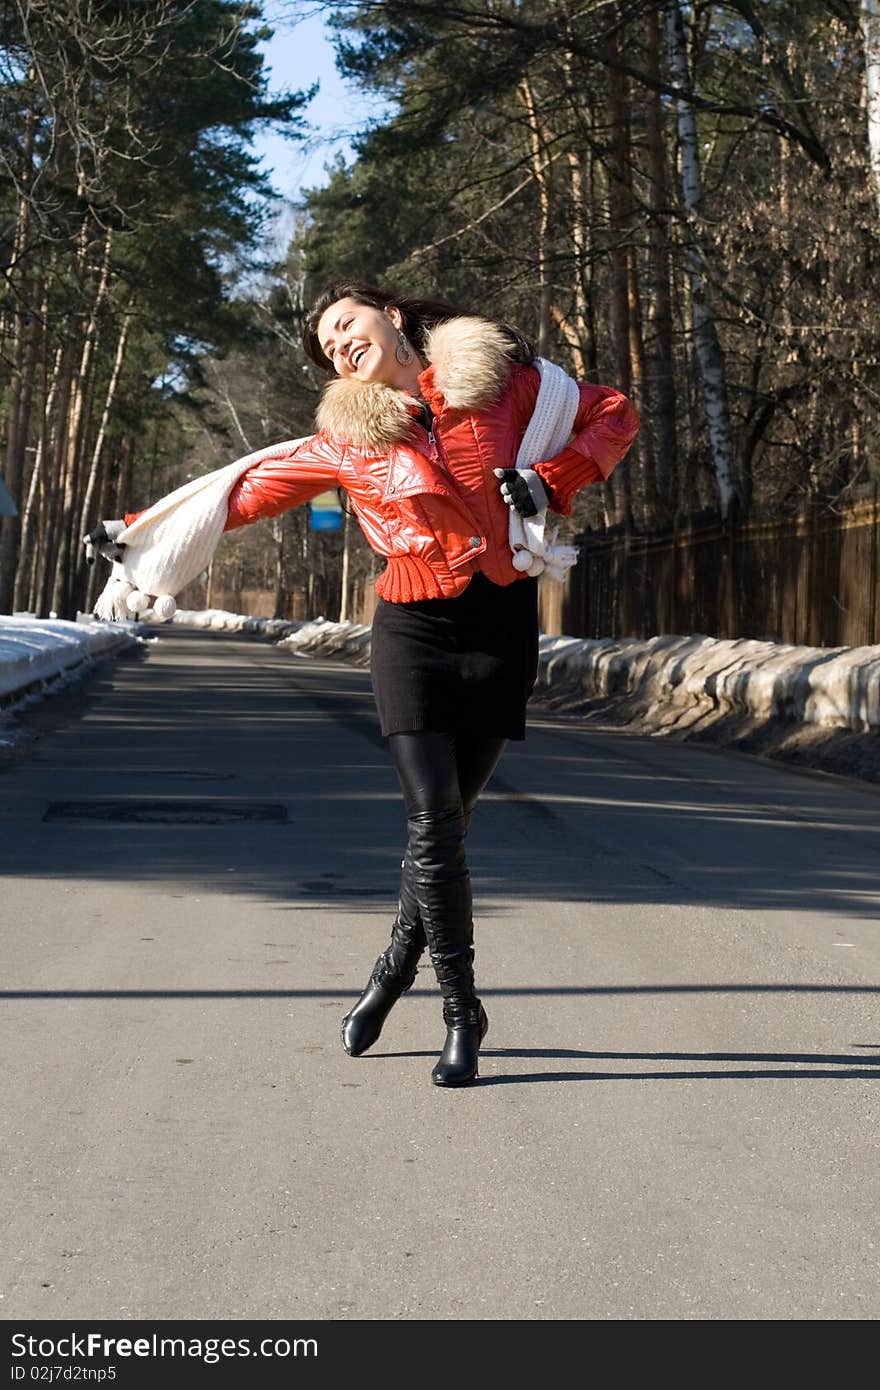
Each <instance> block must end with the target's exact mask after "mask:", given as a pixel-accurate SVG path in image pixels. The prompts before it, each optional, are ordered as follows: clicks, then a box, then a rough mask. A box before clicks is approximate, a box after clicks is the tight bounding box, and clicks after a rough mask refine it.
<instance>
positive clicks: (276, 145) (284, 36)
mask: <svg viewBox="0 0 880 1390" xmlns="http://www.w3.org/2000/svg"><path fill="white" fill-rule="evenodd" d="M264 11H265V15H266V19H267V21H268V23H269V24H271V25H272V26H273V27H274V29H275V35H274V37H273V38H272V39H271V40H270V41H269V43H268V44H267V45H266V46H265V50H264V51H265V54H266V60H267V66H268V69H269V81H270V86H271V89H272V90H273V91H278V90H279V89H284V88H293V89H296V90H299V89H302V88H307V87H310V86H311V84H312V83H313V82H315V81H318V82H320V90H319V92H318V95H317V96H316V97H315V98H314V99H313V101H312V102H311V103H310V104H309V106H308V107H307V108H306V111H305V116H306V119H307V121H308V122H309V125H310V126H311V127H312V129H313V132H314V134H313V135H312V137H311V138H310V139H309V140H308V141H307V142H306V143H305V145H303V143H302V142H299V143H293V142H289V141H286V140H284V139H282V138H281V136H279V135H274V134H272V133H271V132H263V133H261V134H260V135H259V136H258V137H257V139H256V140H255V141H254V147H255V149H256V150H257V152H258V153H259V154H260V155H261V156H262V158H263V165H264V167H265V168H266V169H267V170H271V171H272V183H273V185H274V187H275V189H276V190H277V192H278V193H280V194H281V195H282V197H284V198H285V199H294V198H297V197H298V196H299V194H300V192H301V190H302V189H303V188H311V187H314V186H316V185H319V184H322V183H324V182H325V181H326V175H325V173H324V166H325V164H326V163H327V162H328V161H329V160H331V159H333V158H334V156H335V155H336V154H337V153H339V152H341V153H342V154H343V155H344V156H345V157H346V158H347V159H350V158H351V157H352V153H353V152H352V147H351V141H350V136H351V134H352V133H354V132H356V131H358V130H359V129H361V128H362V127H363V126H364V125H365V124H366V123H367V121H368V120H369V119H370V116H371V115H377V114H378V113H379V111H380V110H381V106H380V105H379V104H377V103H376V102H375V101H371V100H369V99H368V98H367V97H365V96H364V95H363V94H362V93H361V92H359V91H358V90H357V89H356V88H352V87H350V86H347V85H346V84H345V83H344V82H343V80H342V78H341V77H340V76H339V74H338V73H337V72H336V69H335V66H334V54H333V47H332V45H331V43H330V40H329V37H328V35H327V32H326V30H325V27H324V24H323V20H322V18H321V15H320V13H318V12H317V10H316V8H315V7H314V6H310V5H309V4H308V3H303V4H292V3H290V0H288V3H284V2H283V0H266V3H265V6H264ZM297 13H300V14H302V15H303V16H304V17H303V18H302V19H300V20H299V21H297V20H296V18H295V16H296V14H297Z"/></svg>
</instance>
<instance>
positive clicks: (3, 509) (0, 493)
mask: <svg viewBox="0 0 880 1390" xmlns="http://www.w3.org/2000/svg"><path fill="white" fill-rule="evenodd" d="M0 516H18V507H16V505H15V503H14V502H13V500H12V498H11V496H10V494H9V488H8V487H7V486H6V484H5V483H4V481H3V479H2V477H0Z"/></svg>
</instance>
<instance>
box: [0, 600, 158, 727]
mask: <svg viewBox="0 0 880 1390" xmlns="http://www.w3.org/2000/svg"><path fill="white" fill-rule="evenodd" d="M138 629H139V624H136V623H94V622H82V623H72V622H68V621H67V620H66V619H64V618H32V617H25V616H17V617H6V616H0V705H2V706H3V707H4V708H7V709H8V708H10V707H11V706H12V705H13V704H17V703H19V702H20V701H21V700H23V699H25V698H31V697H33V696H35V695H36V696H42V695H44V694H48V693H49V691H50V690H51V689H55V688H57V686H58V684H59V682H61V681H64V680H67V679H69V678H70V677H71V676H73V675H79V674H80V673H81V672H82V671H83V670H84V669H85V667H87V666H90V665H92V664H93V663H94V662H95V661H97V660H99V659H100V658H102V657H105V656H108V655H110V653H112V652H118V651H122V650H123V649H124V648H126V647H131V646H134V644H135V643H136V642H137V640H138V639H137V636H136V631H137V630H138Z"/></svg>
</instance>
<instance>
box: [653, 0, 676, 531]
mask: <svg viewBox="0 0 880 1390" xmlns="http://www.w3.org/2000/svg"><path fill="white" fill-rule="evenodd" d="M646 38H647V68H648V71H649V73H650V74H651V76H652V77H653V78H655V79H656V80H657V81H660V78H661V62H660V24H659V21H658V17H657V10H656V8H655V7H654V6H653V5H650V6H649V7H648V14H647V29H646ZM644 103H645V118H646V146H647V154H648V174H649V182H648V187H649V190H650V191H649V198H650V204H651V217H650V220H649V223H648V266H649V272H648V273H649V287H650V298H649V302H648V303H649V307H648V327H649V341H650V344H651V346H650V349H649V351H648V352H647V354H646V364H645V372H646V379H647V383H648V385H647V392H648V396H649V398H650V401H651V416H652V428H653V431H654V440H655V446H654V450H655V476H656V488H657V494H658V501H659V499H665V503H666V511H665V518H666V519H669V518H671V517H672V516H674V515H675V513H676V512H677V511H679V510H682V509H683V508H682V499H681V498H680V497H679V483H678V440H677V437H676V424H675V408H676V399H675V362H674V357H673V349H672V342H673V321H672V289H671V284H670V270H669V239H668V227H669V219H668V213H667V211H666V210H667V209H668V207H669V186H668V180H667V175H666V150H665V145H664V139H663V110H662V107H661V104H660V94H659V92H656V91H653V92H652V91H649V92H647V93H646V94H645V97H644ZM643 428H644V422H643ZM657 519H658V521H662V520H663V519H664V516H663V515H662V514H661V513H660V512H659V511H658V517H657Z"/></svg>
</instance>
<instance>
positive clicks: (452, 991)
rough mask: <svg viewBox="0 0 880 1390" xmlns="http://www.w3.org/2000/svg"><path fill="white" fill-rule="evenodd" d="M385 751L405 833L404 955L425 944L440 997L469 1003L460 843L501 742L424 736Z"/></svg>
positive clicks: (469, 947) (401, 739) (467, 898)
mask: <svg viewBox="0 0 880 1390" xmlns="http://www.w3.org/2000/svg"><path fill="white" fill-rule="evenodd" d="M388 743H389V747H390V749H391V757H392V761H393V762H394V766H395V769H396V771H397V776H398V779H399V781H400V786H401V790H402V791H403V798H404V802H405V804H406V816H407V827H408V832H409V833H408V839H407V848H406V854H405V856H404V860H403V865H402V869H403V873H402V875H401V886H400V906H399V909H398V913H399V920H400V923H401V925H402V927H403V928H404V931H405V934H406V939H407V941H408V942H409V943H410V947H409V953H410V955H412V949H413V948H415V949H416V950H422V949H424V946H425V944H426V943H427V945H428V947H429V948H430V952H431V960H432V962H433V965H434V969H435V971H436V973H437V980H438V983H439V985H440V988H441V990H442V991H443V994H444V995H445V996H446V997H447V998H449V997H452V996H462V997H464V996H466V995H468V994H470V996H471V997H472V996H473V971H472V964H471V963H472V961H473V916H472V907H471V889H470V876H469V873H468V867H467V857H466V855H465V847H464V842H465V836H466V834H467V830H468V826H469V824H470V819H471V815H472V813H473V809H474V806H475V805H476V802H477V798H478V797H479V795H480V792H481V791H482V790H483V788H484V787H485V785H486V783H487V782H488V780H489V778H490V777H491V775H492V772H493V770H494V768H495V766H496V764H497V763H498V759H499V758H500V756H501V753H502V751H503V749H504V744H505V740H504V739H503V738H490V737H488V736H486V735H479V734H445V733H435V732H433V731H423V732H419V733H406V734H392V735H391V736H390V738H389V740H388ZM413 968H414V966H413Z"/></svg>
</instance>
